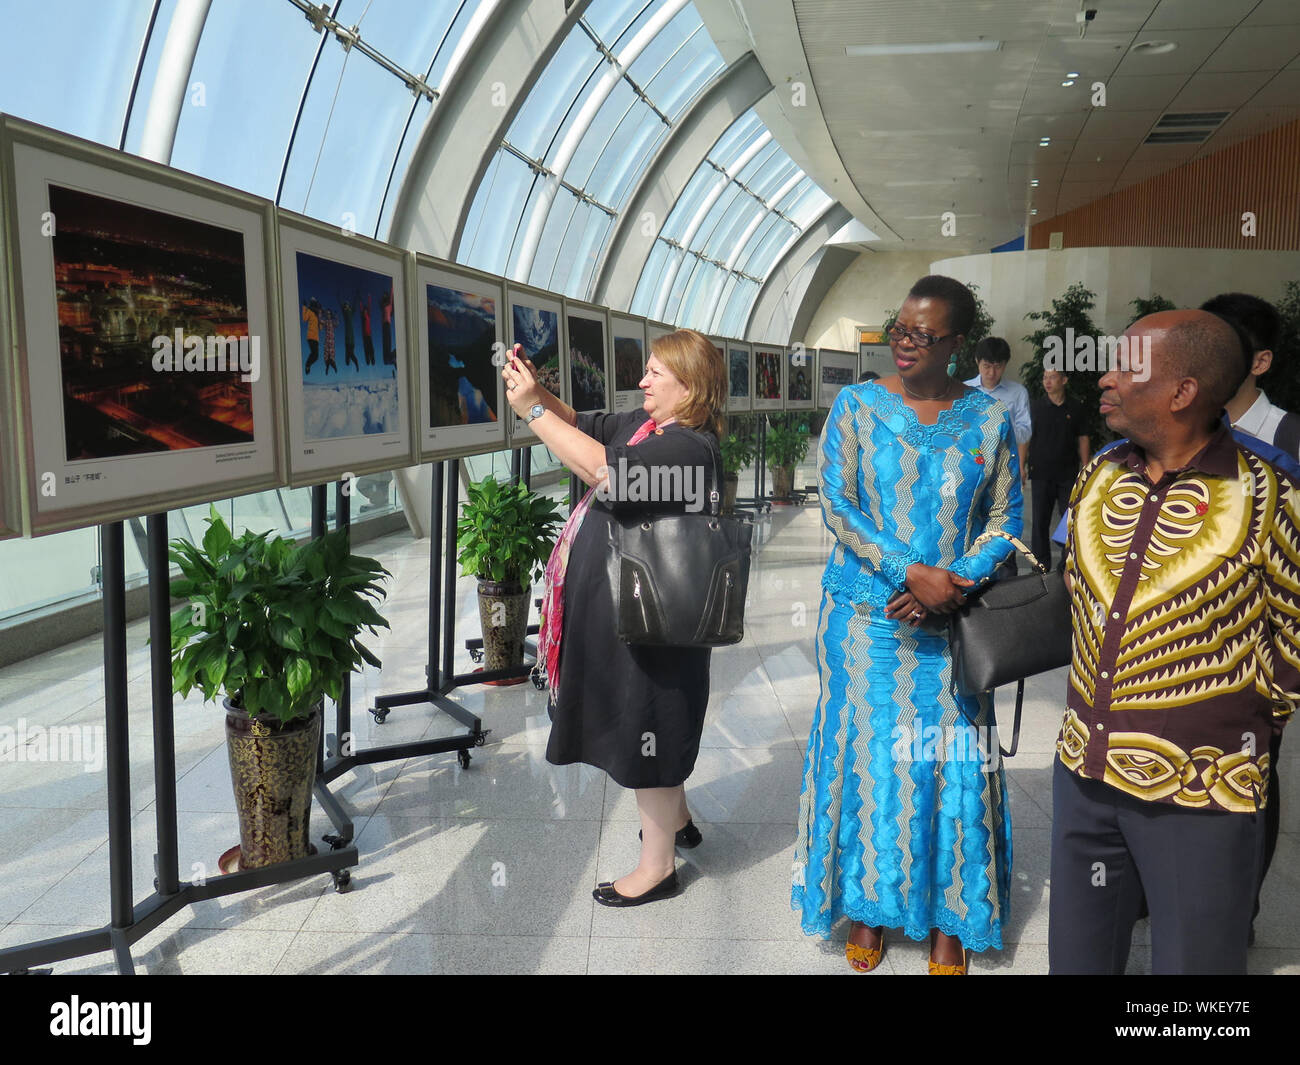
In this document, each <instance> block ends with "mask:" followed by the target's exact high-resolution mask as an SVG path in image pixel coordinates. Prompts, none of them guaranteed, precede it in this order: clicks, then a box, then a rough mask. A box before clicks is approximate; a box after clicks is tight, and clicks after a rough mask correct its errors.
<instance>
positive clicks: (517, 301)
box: [505, 283, 572, 448]
mask: <svg viewBox="0 0 1300 1065" xmlns="http://www.w3.org/2000/svg"><path fill="white" fill-rule="evenodd" d="M506 307H507V309H508V314H507V317H506V337H505V340H506V350H507V351H510V350H511V349H513V347H514V345H516V344H522V345H523V348H524V354H525V355H526V356H528V358H529V359H531V360H532V363H533V365H534V366H535V367H536V368H537V380H538V381H539V382H540V383H541V384H542V385H543V386H544V387H545V388H546V389H547V390H548V391H550V392H553V393H554V394H555V395H557V396H559V397H560V399H562V400H563V401H564V402H565V403H569V404H570V405H572V402H571V400H570V398H569V382H568V380H567V379H566V378H565V375H564V373H563V368H562V365H561V362H560V352H561V351H562V350H563V348H564V341H565V337H564V324H565V323H564V305H563V301H562V300H561V299H560V297H559V296H556V295H554V294H553V293H550V292H543V291H542V290H541V289H536V288H530V287H528V286H527V285H514V284H509V283H507V284H506ZM506 410H507V412H508V413H509V414H510V418H509V421H510V446H511V447H512V448H514V447H527V446H529V445H531V444H537V443H540V442H541V441H539V440H538V439H537V436H536V435H535V434H534V433H530V432H529V431H528V423H527V422H525V421H524V420H523V418H518V417H515V414H514V412H513V411H511V410H510V409H509V407H507V408H506Z"/></svg>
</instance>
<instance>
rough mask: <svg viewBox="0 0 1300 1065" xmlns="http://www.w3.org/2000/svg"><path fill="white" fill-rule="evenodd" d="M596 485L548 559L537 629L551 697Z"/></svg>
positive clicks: (640, 435) (650, 426)
mask: <svg viewBox="0 0 1300 1065" xmlns="http://www.w3.org/2000/svg"><path fill="white" fill-rule="evenodd" d="M654 429H655V420H654V419H653V418H647V419H646V420H645V424H644V425H642V426H641V428H640V429H638V430H637V431H636V432H635V433H633V434H632V439H630V440H629V441H628V442H627V446H628V447H636V445H637V444H639V443H641V441H643V440H644V439H645V438H646V437H648V436H649V435H650V434H651V433H652V432H654ZM595 491H596V489H595V487H594V486H593V487H592V488H589V489H587V494H586V495H584V496H583V497H582V501H581V502H580V503H579V504H578V505H577V506H576V507H574V508H573V511H572V513H571V514H570V515H569V520H568V521H566V522H565V523H564V528H563V529H562V530H560V538H559V540H557V541H556V544H555V549H554V550H553V551H552V552H551V558H550V561H548V562H547V563H546V591H545V592H544V593H543V595H542V621H541V624H540V625H539V626H538V631H537V665H536V666H534V667H533V669H534V671H536V670H538V669H539V668H540V669H544V670H545V673H546V683H547V685H548V686H549V687H550V689H551V698H552V699H558V698H559V694H560V637H561V635H562V634H563V632H564V573H565V570H567V569H568V568H569V550H570V549H571V548H572V546H573V541H574V539H575V538H576V537H577V535H578V530H579V529H581V528H582V519H583V518H585V517H586V516H587V511H588V510H590V509H591V497H592V495H593V494H594V493H595Z"/></svg>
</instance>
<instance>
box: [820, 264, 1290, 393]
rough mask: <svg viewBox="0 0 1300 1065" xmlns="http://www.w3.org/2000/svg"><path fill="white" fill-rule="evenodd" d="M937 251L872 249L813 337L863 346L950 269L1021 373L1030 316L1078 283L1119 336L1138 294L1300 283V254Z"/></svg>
mask: <svg viewBox="0 0 1300 1065" xmlns="http://www.w3.org/2000/svg"><path fill="white" fill-rule="evenodd" d="M931 254H932V253H929V252H863V253H862V254H861V255H859V256H858V257H857V259H855V260H854V261H853V263H852V264H851V265H850V266H849V268H848V269H847V270H845V271H844V273H843V275H842V276H841V277H840V279H839V280H838V281H836V282H835V284H834V285H833V286H831V290H830V291H829V292H828V293H827V294H826V298H825V299H824V300H822V304H821V306H820V307H818V308H817V311H816V313H814V314H813V317H812V321H811V323H810V324H809V327H808V330H807V334H806V339H805V343H806V344H808V346H809V347H814V346H816V347H825V348H840V349H842V350H846V351H856V350H857V348H858V339H857V333H856V329H857V327H858V326H866V327H867V328H877V327H879V326H880V325H881V324H883V322H884V319H885V312H886V311H888V310H892V309H897V307H898V305H899V304H900V303H902V302H903V298H904V297H905V296H906V295H907V290H908V289H909V288H911V287H912V283H913V282H914V281H915V280H916V279H917V278H919V277H923V276H925V275H926V274H930V273H934V274H947V275H948V276H949V277H955V278H957V279H958V280H959V281H965V282H974V283H975V284H977V285H978V286H979V295H980V298H981V299H982V300H983V301H984V304H985V306H986V307H988V309H989V313H990V314H992V315H993V333H994V335H995V336H1001V337H1004V338H1005V339H1006V341H1007V343H1009V344H1010V345H1011V368H1010V372H1012V373H1015V372H1016V371H1017V370H1019V368H1020V366H1022V365H1023V364H1024V363H1025V362H1027V361H1028V360H1029V358H1030V356H1031V355H1032V354H1033V352H1032V351H1031V350H1030V347H1029V345H1028V344H1026V343H1025V342H1024V340H1023V339H1021V338H1022V337H1024V336H1025V334H1026V333H1030V332H1033V329H1034V328H1035V325H1036V323H1033V322H1030V321H1027V320H1026V319H1025V313H1026V312H1027V311H1041V310H1047V309H1048V308H1049V307H1050V306H1051V302H1052V300H1053V299H1055V298H1056V297H1058V296H1060V295H1061V294H1062V293H1063V292H1064V291H1065V290H1066V288H1068V287H1069V286H1070V285H1071V284H1073V283H1074V282H1075V281H1082V282H1083V283H1084V284H1085V285H1087V287H1088V288H1090V289H1091V290H1092V291H1093V293H1094V294H1095V295H1096V298H1097V305H1096V307H1094V308H1093V310H1092V311H1091V314H1092V320H1093V321H1094V322H1096V323H1097V325H1098V326H1099V327H1100V328H1101V330H1102V332H1104V333H1111V334H1116V335H1118V334H1119V333H1122V332H1123V331H1124V328H1125V326H1127V325H1128V322H1129V319H1130V318H1131V317H1132V316H1133V309H1132V308H1131V307H1130V306H1129V302H1130V301H1131V300H1133V299H1135V298H1137V297H1142V298H1143V299H1147V298H1149V297H1150V296H1152V295H1154V294H1157V293H1158V294H1159V295H1161V296H1164V297H1165V298H1166V299H1170V300H1173V302H1174V303H1175V304H1177V305H1178V306H1179V307H1197V306H1199V305H1200V304H1201V303H1203V302H1205V300H1207V299H1209V298H1210V297H1211V296H1214V295H1217V294H1218V293H1220V292H1249V293H1252V294H1253V295H1256V296H1259V297H1261V298H1263V299H1266V300H1273V301H1276V300H1278V299H1280V298H1281V296H1282V290H1283V288H1284V287H1285V285H1286V283H1287V282H1288V281H1300V251H1221V250H1215V249H1201V248H1066V249H1064V250H1062V251H1009V252H998V253H996V254H985V255H964V256H961V257H960V258H954V259H939V260H933V259H931V257H930V256H931ZM1016 379H1017V380H1018V379H1019V378H1018V377H1017V378H1016Z"/></svg>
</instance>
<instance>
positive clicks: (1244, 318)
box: [1201, 292, 1300, 458]
mask: <svg viewBox="0 0 1300 1065" xmlns="http://www.w3.org/2000/svg"><path fill="white" fill-rule="evenodd" d="M1201 310H1203V311H1209V312H1210V313H1211V314H1217V315H1218V316H1219V317H1220V318H1227V319H1228V320H1229V321H1230V322H1232V323H1234V324H1235V325H1236V326H1237V327H1238V329H1239V330H1240V331H1241V332H1242V333H1244V334H1245V339H1247V340H1248V341H1249V342H1250V346H1251V349H1252V361H1251V365H1250V372H1249V374H1248V375H1247V377H1246V380H1245V381H1244V382H1242V385H1241V387H1240V388H1239V389H1237V394H1236V395H1234V396H1233V397H1232V399H1230V400H1228V405H1227V411H1228V418H1229V420H1230V421H1231V422H1232V425H1233V428H1234V429H1240V430H1241V431H1242V432H1243V433H1249V434H1250V435H1251V436H1253V437H1255V438H1256V439H1259V440H1263V441H1264V442H1265V443H1268V444H1272V445H1274V446H1275V447H1279V448H1281V449H1282V450H1283V451H1285V452H1286V453H1287V454H1288V455H1292V456H1295V457H1296V458H1300V415H1297V414H1293V413H1291V412H1290V411H1286V410H1283V409H1282V408H1281V407H1278V406H1275V405H1274V404H1272V403H1270V402H1269V400H1268V396H1267V395H1265V394H1264V392H1263V390H1262V389H1261V388H1260V387H1259V379H1260V378H1261V377H1263V376H1264V374H1266V373H1268V371H1269V370H1270V369H1271V368H1272V366H1273V350H1274V349H1275V348H1276V347H1277V341H1278V336H1279V334H1280V333H1281V328H1282V322H1281V318H1280V317H1279V316H1278V313H1277V310H1276V309H1275V308H1274V307H1273V305H1272V304H1271V303H1268V302H1266V301H1264V300H1262V299H1260V298H1259V297H1258V296H1250V295H1247V294H1246V293H1244V292H1225V293H1223V294H1222V295H1219V296H1215V297H1214V298H1213V299H1211V300H1206V301H1205V302H1204V303H1203V304H1201Z"/></svg>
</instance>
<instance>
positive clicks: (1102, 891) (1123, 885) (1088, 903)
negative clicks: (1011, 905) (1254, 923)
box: [1047, 760, 1264, 975]
mask: <svg viewBox="0 0 1300 1065" xmlns="http://www.w3.org/2000/svg"><path fill="white" fill-rule="evenodd" d="M1263 843H1264V815H1263V813H1262V812H1260V813H1249V814H1238V813H1225V812H1223V811H1219V810H1192V809H1183V808H1182V807H1179V806H1172V805H1169V804H1167V803H1154V802H1145V801H1143V800H1142V799H1136V798H1133V797H1132V796H1130V795H1126V794H1125V793H1124V792H1122V791H1119V790H1118V789H1116V788H1112V787H1111V786H1110V785H1109V784H1103V783H1101V782H1100V781H1096V780H1084V779H1082V778H1080V777H1077V776H1075V774H1073V773H1071V772H1070V771H1069V770H1067V769H1066V768H1065V767H1064V766H1063V765H1061V763H1060V761H1059V760H1057V761H1056V762H1055V763H1054V767H1053V778H1052V866H1051V868H1052V889H1051V903H1050V906H1049V911H1048V932H1047V953H1048V961H1049V968H1050V971H1051V972H1052V973H1053V974H1054V975H1056V974H1064V973H1083V974H1088V975H1120V974H1122V973H1123V972H1124V967H1125V965H1126V964H1127V962H1128V953H1129V944H1130V940H1131V938H1132V934H1133V923H1134V922H1135V921H1136V920H1137V916H1138V910H1139V907H1140V906H1141V904H1142V897H1143V892H1144V891H1145V894H1146V899H1147V902H1148V905H1149V906H1150V909H1151V971H1152V973H1155V974H1188V973H1199V974H1233V975H1238V974H1243V973H1245V971H1246V940H1247V936H1248V935H1249V931H1250V914H1251V906H1252V904H1253V903H1254V901H1255V889H1256V885H1257V883H1258V877H1259V870H1260V862H1261V858H1262V853H1263Z"/></svg>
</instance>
